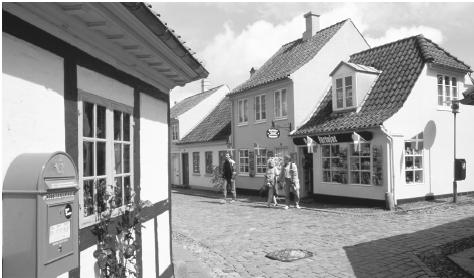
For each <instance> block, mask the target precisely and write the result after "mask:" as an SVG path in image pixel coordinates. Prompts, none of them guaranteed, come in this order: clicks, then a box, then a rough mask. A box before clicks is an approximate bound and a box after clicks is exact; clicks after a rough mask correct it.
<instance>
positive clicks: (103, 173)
mask: <svg viewBox="0 0 474 278" xmlns="http://www.w3.org/2000/svg"><path fill="white" fill-rule="evenodd" d="M78 105H79V111H81V112H80V113H79V136H78V137H79V142H80V144H79V165H81V167H79V181H80V186H81V187H80V197H79V202H80V207H81V210H82V212H81V215H80V225H81V227H84V226H88V225H91V224H94V223H96V221H97V220H98V218H99V214H100V213H102V212H104V211H106V210H107V209H112V210H113V212H114V213H118V212H119V210H118V209H119V208H121V207H123V206H125V205H127V204H130V203H132V202H133V155H132V154H133V118H132V108H130V107H125V106H121V105H116V104H111V103H110V102H108V101H106V100H104V99H101V98H99V97H94V96H91V97H88V96H85V95H84V96H81V97H80V101H79V102H78ZM107 196H110V197H109V198H108V199H106V198H107Z"/></svg>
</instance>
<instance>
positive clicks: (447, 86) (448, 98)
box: [444, 76, 451, 101]
mask: <svg viewBox="0 0 474 278" xmlns="http://www.w3.org/2000/svg"><path fill="white" fill-rule="evenodd" d="M450 83H451V82H450V80H449V77H448V76H445V77H444V85H445V93H446V101H451V93H450V86H449V85H450Z"/></svg>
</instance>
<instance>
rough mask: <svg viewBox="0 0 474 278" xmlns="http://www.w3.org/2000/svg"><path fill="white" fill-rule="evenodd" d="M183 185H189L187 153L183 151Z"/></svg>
mask: <svg viewBox="0 0 474 278" xmlns="http://www.w3.org/2000/svg"><path fill="white" fill-rule="evenodd" d="M182 157H183V167H182V169H183V185H189V155H188V153H183V154H182Z"/></svg>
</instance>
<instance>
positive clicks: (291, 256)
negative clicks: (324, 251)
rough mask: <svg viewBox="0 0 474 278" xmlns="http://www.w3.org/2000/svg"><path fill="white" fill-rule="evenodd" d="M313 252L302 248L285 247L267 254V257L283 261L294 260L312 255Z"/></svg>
mask: <svg viewBox="0 0 474 278" xmlns="http://www.w3.org/2000/svg"><path fill="white" fill-rule="evenodd" d="M312 256H313V253H311V252H309V251H306V250H301V249H283V250H278V251H273V252H271V253H268V254H267V255H265V257H267V258H270V259H272V260H279V261H282V262H292V261H296V260H299V259H304V258H309V257H312Z"/></svg>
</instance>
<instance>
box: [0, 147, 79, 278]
mask: <svg viewBox="0 0 474 278" xmlns="http://www.w3.org/2000/svg"><path fill="white" fill-rule="evenodd" d="M77 191H78V176H77V169H76V166H75V165H74V162H73V161H72V159H71V157H70V156H69V155H68V154H66V153H64V152H55V153H47V154H22V155H20V156H18V157H17V158H16V159H15V160H14V161H13V162H12V163H11V164H10V167H9V168H8V171H7V173H6V175H5V179H4V183H3V196H2V197H3V277H6V278H9V277H19V278H20V277H21V278H24V277H37V278H40V277H41V278H42V277H48V278H50V277H57V276H58V275H61V274H63V273H65V272H68V271H70V270H72V269H75V268H77V267H78V266H79V254H78V230H79V229H78V224H79V218H78V216H79V214H78V199H77V198H78V193H77Z"/></svg>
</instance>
